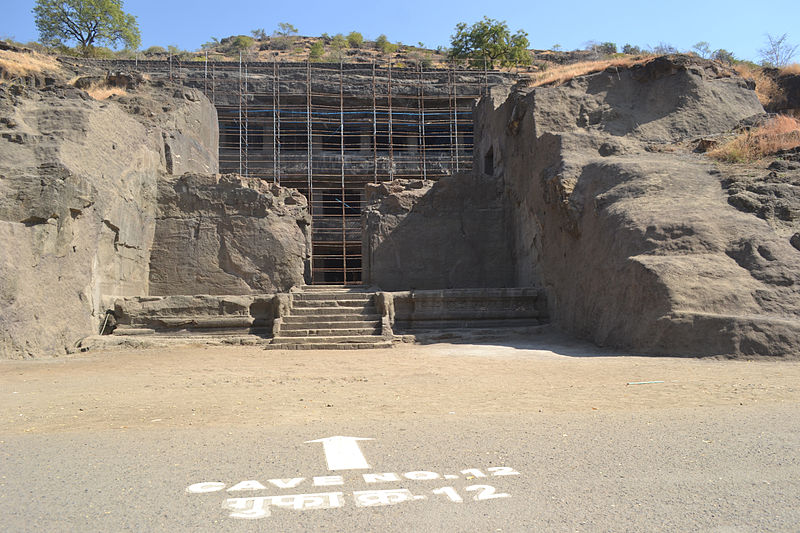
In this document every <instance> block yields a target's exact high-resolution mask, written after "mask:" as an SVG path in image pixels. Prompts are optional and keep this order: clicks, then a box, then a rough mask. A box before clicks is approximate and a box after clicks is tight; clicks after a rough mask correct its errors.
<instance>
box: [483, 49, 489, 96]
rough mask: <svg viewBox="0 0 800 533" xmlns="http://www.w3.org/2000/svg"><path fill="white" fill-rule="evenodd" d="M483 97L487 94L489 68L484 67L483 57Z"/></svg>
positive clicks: (484, 58) (484, 59)
mask: <svg viewBox="0 0 800 533" xmlns="http://www.w3.org/2000/svg"><path fill="white" fill-rule="evenodd" d="M482 94H483V95H487V94H489V67H488V66H487V65H486V56H483V93H482Z"/></svg>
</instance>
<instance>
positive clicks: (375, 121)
mask: <svg viewBox="0 0 800 533" xmlns="http://www.w3.org/2000/svg"><path fill="white" fill-rule="evenodd" d="M372 180H373V181H374V182H375V183H378V104H377V101H376V98H375V62H374V61H373V62H372Z"/></svg>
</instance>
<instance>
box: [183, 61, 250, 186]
mask: <svg viewBox="0 0 800 533" xmlns="http://www.w3.org/2000/svg"><path fill="white" fill-rule="evenodd" d="M171 57H172V56H170V58H171ZM171 72H172V62H171V61H170V78H171V77H172V73H171ZM241 174H242V53H241V52H239V175H241Z"/></svg>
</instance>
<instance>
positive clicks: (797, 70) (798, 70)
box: [781, 63, 800, 75]
mask: <svg viewBox="0 0 800 533" xmlns="http://www.w3.org/2000/svg"><path fill="white" fill-rule="evenodd" d="M781 74H796V75H797V74H800V63H794V64H792V65H789V66H786V67H783V68H782V69H781Z"/></svg>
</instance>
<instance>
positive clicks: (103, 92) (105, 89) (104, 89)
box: [84, 84, 128, 100]
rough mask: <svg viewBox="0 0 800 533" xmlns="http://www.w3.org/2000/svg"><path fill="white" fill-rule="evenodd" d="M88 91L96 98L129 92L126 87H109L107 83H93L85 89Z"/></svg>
mask: <svg viewBox="0 0 800 533" xmlns="http://www.w3.org/2000/svg"><path fill="white" fill-rule="evenodd" d="M84 91H86V93H87V94H88V95H89V96H91V97H92V98H94V99H95V100H106V99H108V98H111V97H112V96H124V95H126V94H128V92H127V91H126V90H125V89H122V88H120V87H109V86H108V85H105V84H99V85H92V86H91V87H89V88H88V89H84Z"/></svg>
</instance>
